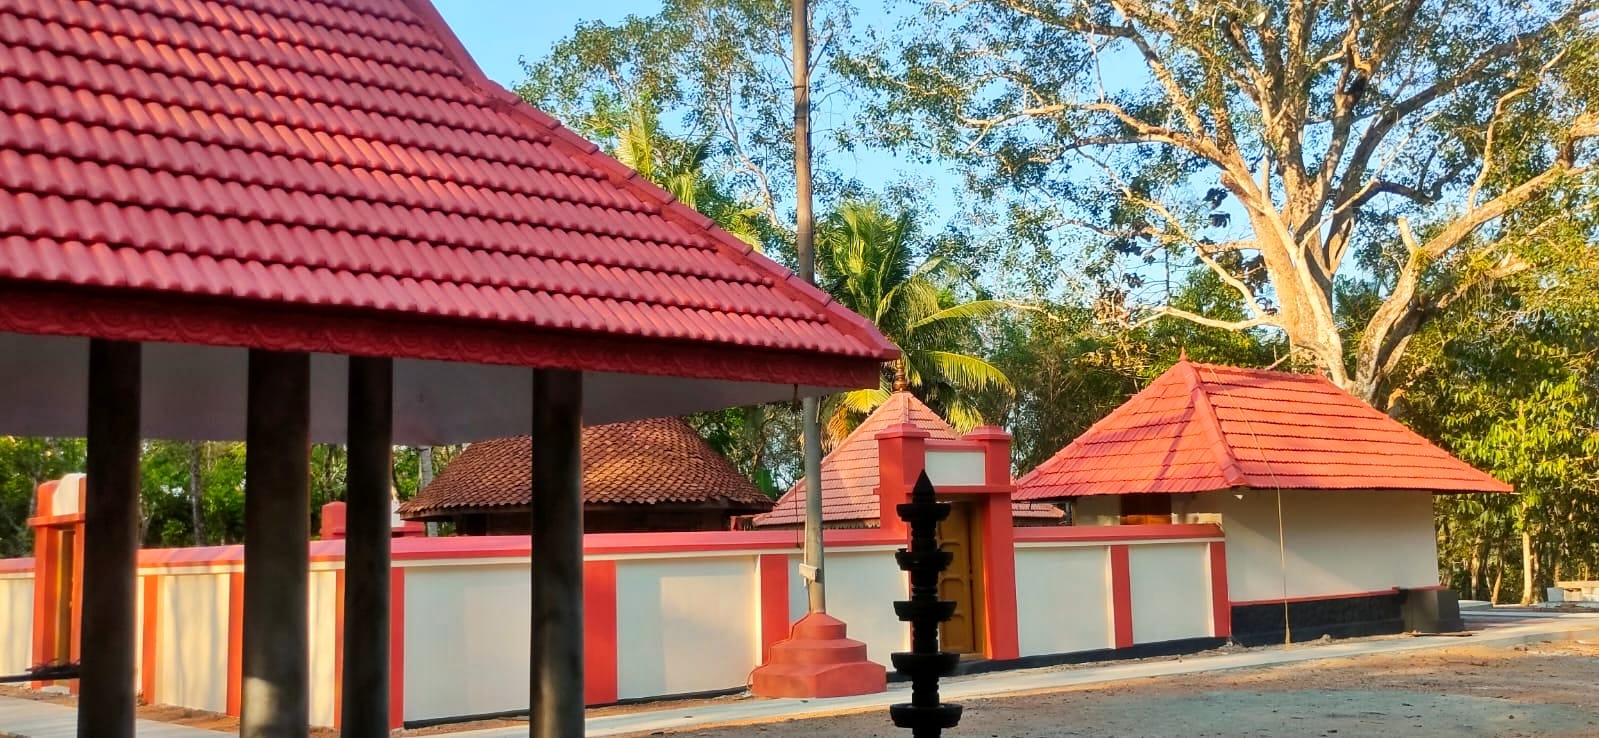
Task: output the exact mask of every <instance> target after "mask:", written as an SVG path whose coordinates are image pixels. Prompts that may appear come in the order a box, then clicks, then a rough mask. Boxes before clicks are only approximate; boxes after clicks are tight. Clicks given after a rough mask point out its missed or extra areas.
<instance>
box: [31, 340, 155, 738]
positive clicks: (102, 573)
mask: <svg viewBox="0 0 1599 738" xmlns="http://www.w3.org/2000/svg"><path fill="white" fill-rule="evenodd" d="M139 350H140V346H139V344H137V343H126V342H121V341H103V340H100V339H93V340H90V341H89V425H88V460H87V464H86V465H85V466H86V470H87V472H88V477H87V479H86V480H85V481H86V483H87V484H88V489H87V490H86V491H85V495H84V507H85V508H86V509H85V510H84V532H83V538H84V542H83V558H84V561H83V577H84V578H85V579H87V580H88V581H87V586H85V587H83V599H82V600H81V603H82V611H81V612H80V613H79V617H80V618H81V621H80V622H81V623H82V634H83V635H82V653H83V660H82V663H81V669H80V671H79V682H78V687H79V689H78V716H79V720H78V735H79V736H108V737H109V738H121V737H123V736H126V737H127V738H132V737H133V715H134V673H133V651H134V645H133V644H134V620H135V610H134V607H135V604H134V596H133V593H134V588H135V580H134V577H135V570H136V569H137V565H138V555H139V388H140V381H139V376H140V354H139ZM41 532H43V531H41Z"/></svg>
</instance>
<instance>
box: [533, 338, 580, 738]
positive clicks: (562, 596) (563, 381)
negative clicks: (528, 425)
mask: <svg viewBox="0 0 1599 738" xmlns="http://www.w3.org/2000/svg"><path fill="white" fill-rule="evenodd" d="M582 409H583V375H582V373H581V372H574V371H567V370H556V369H539V370H536V371H534V372H533V660H532V675H531V681H532V689H533V695H532V714H531V719H530V720H529V724H530V726H529V727H530V730H531V733H532V735H533V736H534V738H570V736H580V735H583V492H582V478H583V465H582V463H581V459H580V454H581V445H582V427H583V420H582Z"/></svg>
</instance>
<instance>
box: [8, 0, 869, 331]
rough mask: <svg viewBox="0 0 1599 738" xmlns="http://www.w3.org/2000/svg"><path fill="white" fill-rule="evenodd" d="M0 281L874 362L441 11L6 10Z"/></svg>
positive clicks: (358, 7)
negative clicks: (470, 52)
mask: <svg viewBox="0 0 1599 738" xmlns="http://www.w3.org/2000/svg"><path fill="white" fill-rule="evenodd" d="M0 99H4V100H5V101H6V105H5V113H4V115H0V210H3V211H4V212H5V213H6V214H7V217H6V218H4V219H3V222H0V280H10V281H14V282H19V283H26V284H29V285H33V286H46V287H90V286H93V287H105V288H114V289H119V290H135V291H140V292H143V293H147V294H154V295H160V296H171V297H184V298H196V297H198V298H209V299H217V300H225V301H257V300H271V301H275V302H280V303H288V304H290V305H295V306H299V307H303V308H314V309H324V310H325V309H352V308H355V309H376V310H382V311H386V312H390V313H400V314H404V315H410V316H425V317H430V318H448V319H456V320H472V321H490V322H502V323H515V324H520V325H525V326H530V327H535V328H540V329H550V330H561V331H593V332H605V333H611V334H621V335H625V336H630V337H652V338H660V339H666V340H672V341H687V342H697V343H703V344H721V345H728V346H737V347H749V348H763V349H777V350H787V351H804V352H819V353H822V354H828V355H832V356H836V357H851V358H864V359H869V360H874V361H875V360H881V359H885V358H891V357H892V356H893V355H894V354H895V350H894V349H893V347H892V345H891V344H890V343H889V342H887V341H886V340H885V339H883V337H882V336H881V335H880V334H879V333H878V332H877V331H876V330H875V329H874V328H871V327H870V326H869V325H868V324H865V323H864V322H863V321H861V320H860V319H859V318H858V317H856V316H853V315H850V314H849V313H848V311H847V310H844V309H842V308H841V307H839V306H838V305H836V304H832V303H829V301H828V300H827V299H826V298H825V296H822V295H820V294H819V293H817V292H815V291H814V290H808V289H803V288H800V287H798V286H796V284H795V283H794V282H793V281H792V280H791V276H792V275H791V274H790V273H789V272H788V271H787V270H786V269H783V268H782V267H780V266H778V265H776V264H775V263H773V262H771V261H770V260H769V259H766V258H765V257H763V256H760V255H759V254H754V253H751V250H750V248H749V247H748V246H747V245H745V244H743V243H742V242H740V241H738V240H737V239H735V238H733V237H732V236H730V235H728V234H726V233H724V232H722V231H720V230H718V229H716V228H714V227H711V226H710V221H709V220H708V219H706V218H704V216H702V215H700V214H698V213H695V212H693V211H692V210H690V209H688V208H687V207H685V206H683V205H681V204H679V203H676V202H672V201H670V198H669V196H667V195H665V193H664V191H662V190H660V188H658V187H655V186H654V185H651V184H649V183H647V182H644V181H642V180H641V179H640V178H639V177H638V176H637V175H636V174H635V173H633V172H631V171H630V170H628V169H627V168H626V167H623V166H622V165H621V164H619V163H617V162H616V161H615V160H613V159H611V158H609V157H607V156H605V155H603V154H601V153H599V152H597V150H596V148H595V146H594V145H593V144H591V143H589V142H587V141H584V140H582V139H581V138H580V137H578V136H576V135H575V134H573V133H571V132H570V131H568V130H566V129H564V128H561V127H560V125H559V124H557V123H556V122H555V121H554V119H552V118H550V117H549V116H548V115H545V114H543V113H541V112H539V111H537V110H534V109H532V108H531V107H529V106H527V105H526V104H524V103H522V102H520V101H519V100H517V99H516V98H515V96H514V95H512V94H511V93H509V92H507V91H505V90H504V89H502V88H499V87H498V86H496V85H494V84H493V83H491V82H489V81H488V80H487V79H486V78H485V77H483V75H482V72H481V71H480V70H478V69H477V67H476V65H475V64H473V63H472V61H471V59H470V58H469V57H467V56H466V55H465V53H464V51H463V50H462V48H461V46H460V43H459V42H458V41H457V40H456V39H455V38H454V36H453V34H451V33H450V31H449V29H448V28H447V27H445V26H444V24H443V22H442V20H440V19H439V17H438V15H437V13H436V11H434V10H433V8H432V7H431V6H430V5H429V4H428V3H427V2H426V0H270V1H269V0H0Z"/></svg>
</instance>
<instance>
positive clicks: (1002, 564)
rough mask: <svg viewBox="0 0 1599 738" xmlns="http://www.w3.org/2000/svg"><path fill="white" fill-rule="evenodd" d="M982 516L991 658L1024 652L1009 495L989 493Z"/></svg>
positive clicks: (1014, 656)
mask: <svg viewBox="0 0 1599 738" xmlns="http://www.w3.org/2000/svg"><path fill="white" fill-rule="evenodd" d="M984 503H985V504H984V506H983V507H984V510H983V517H984V518H985V520H984V521H983V544H982V545H983V612H984V615H985V616H986V617H985V620H986V621H987V623H988V628H987V631H988V632H987V643H986V644H985V645H986V649H985V650H986V652H987V653H988V657H989V658H991V659H1014V658H1018V657H1020V656H1021V646H1020V643H1019V640H1018V636H1017V631H1016V629H1017V625H1016V543H1015V541H1014V539H1013V536H1012V528H1011V502H1010V495H989V496H988V498H987V499H986V500H984Z"/></svg>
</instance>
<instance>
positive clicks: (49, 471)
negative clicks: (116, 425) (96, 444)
mask: <svg viewBox="0 0 1599 738" xmlns="http://www.w3.org/2000/svg"><path fill="white" fill-rule="evenodd" d="M84 453H85V448H84V444H83V440H82V439H76V438H25V437H22V436H0V558H9V557H13V556H32V555H33V529H32V528H30V527H28V518H29V517H31V516H33V515H35V514H36V512H37V511H35V510H34V509H33V506H34V500H35V499H36V498H37V496H36V492H37V490H38V488H39V485H41V484H43V483H45V482H48V481H50V480H52V479H60V478H61V475H63V474H68V473H70V472H79V471H83V462H84Z"/></svg>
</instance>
